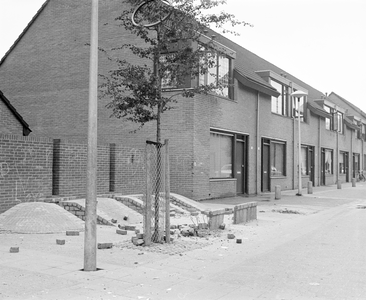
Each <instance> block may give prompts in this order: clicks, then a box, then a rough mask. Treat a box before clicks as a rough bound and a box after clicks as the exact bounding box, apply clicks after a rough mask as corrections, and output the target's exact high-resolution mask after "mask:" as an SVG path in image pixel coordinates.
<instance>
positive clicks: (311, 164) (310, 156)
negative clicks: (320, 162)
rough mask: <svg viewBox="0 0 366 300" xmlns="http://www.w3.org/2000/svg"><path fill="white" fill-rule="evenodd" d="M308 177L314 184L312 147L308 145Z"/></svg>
mask: <svg viewBox="0 0 366 300" xmlns="http://www.w3.org/2000/svg"><path fill="white" fill-rule="evenodd" d="M309 179H310V181H311V182H312V183H313V186H314V185H315V182H314V180H315V165H314V147H309Z"/></svg>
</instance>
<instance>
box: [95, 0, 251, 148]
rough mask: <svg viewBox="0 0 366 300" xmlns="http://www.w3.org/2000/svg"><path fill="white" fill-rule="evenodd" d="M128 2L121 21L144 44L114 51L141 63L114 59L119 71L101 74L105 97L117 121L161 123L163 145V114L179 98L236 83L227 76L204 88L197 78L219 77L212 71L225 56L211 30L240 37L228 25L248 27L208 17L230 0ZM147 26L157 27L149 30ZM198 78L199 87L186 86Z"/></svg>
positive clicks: (229, 17)
mask: <svg viewBox="0 0 366 300" xmlns="http://www.w3.org/2000/svg"><path fill="white" fill-rule="evenodd" d="M124 2H125V4H126V7H130V9H127V10H125V11H123V12H122V14H121V15H120V16H119V17H118V18H116V21H118V22H119V23H120V24H119V25H120V26H122V27H123V28H124V29H125V30H126V31H127V32H129V33H131V34H134V35H136V36H137V37H139V38H140V39H141V43H140V44H137V45H135V44H130V43H126V44H123V45H120V46H118V47H115V48H113V49H112V50H121V49H128V50H129V51H131V53H133V55H135V56H136V57H137V58H139V61H140V62H139V63H131V62H130V61H127V60H125V59H119V58H114V59H112V58H110V60H114V61H115V62H116V64H117V68H116V69H114V70H110V71H109V73H108V74H107V75H100V76H101V78H102V84H101V85H100V91H101V97H107V98H110V99H111V102H110V103H109V104H108V105H107V107H108V108H110V109H112V111H113V113H112V115H113V116H114V117H117V118H124V119H126V120H129V121H132V122H135V123H139V124H140V126H143V125H144V124H145V123H147V122H149V121H152V120H156V122H157V127H156V142H157V143H160V141H161V133H160V122H161V114H162V113H164V112H165V111H167V110H169V109H171V108H172V107H173V106H172V104H173V103H174V102H176V99H175V98H176V96H177V95H181V96H183V97H193V96H194V95H195V94H207V93H210V92H216V93H220V91H223V89H225V88H226V87H227V86H228V85H230V84H231V79H230V78H228V75H226V76H223V77H222V78H217V80H215V82H210V83H208V82H201V83H200V84H199V80H198V79H199V78H200V76H203V75H204V74H206V73H210V76H212V77H216V76H217V74H216V73H213V72H212V70H213V69H214V68H215V66H216V64H217V63H218V59H217V58H218V56H220V55H223V53H222V49H220V47H217V44H216V43H215V41H214V39H213V38H208V37H207V36H208V35H209V32H211V33H212V31H211V30H210V29H209V28H212V27H215V28H217V29H221V30H222V31H223V32H224V33H225V32H229V33H234V34H236V33H235V32H234V31H232V30H227V29H225V28H224V26H225V25H226V24H229V25H231V26H233V27H234V26H236V25H242V26H245V25H249V24H248V23H245V22H243V21H238V20H237V19H236V18H235V17H234V16H233V15H232V14H228V13H224V12H221V13H219V14H216V13H204V12H207V11H209V10H211V9H213V8H215V7H218V6H220V5H224V4H225V3H226V0H171V1H169V2H167V1H165V0H146V1H145V2H142V3H141V1H139V2H138V1H136V0H124ZM136 8H138V10H137V11H136ZM148 23H149V24H151V23H153V24H155V25H153V26H150V27H147V26H146V25H148ZM106 53H108V52H106ZM193 79H195V80H196V83H197V84H195V85H193V86H192V85H191V84H188V85H187V82H189V83H190V82H191V80H193ZM176 88H179V89H176ZM165 91H170V93H166V92H165ZM172 91H176V92H175V93H172Z"/></svg>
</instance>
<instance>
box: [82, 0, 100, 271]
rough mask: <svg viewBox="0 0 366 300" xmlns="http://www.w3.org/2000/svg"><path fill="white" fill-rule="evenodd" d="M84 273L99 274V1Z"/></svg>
mask: <svg viewBox="0 0 366 300" xmlns="http://www.w3.org/2000/svg"><path fill="white" fill-rule="evenodd" d="M88 111H89V114H88V162H87V188H86V200H85V238H84V271H96V270H97V153H98V149H97V121H98V0H93V1H92V15H91V34H90V69H89V109H88Z"/></svg>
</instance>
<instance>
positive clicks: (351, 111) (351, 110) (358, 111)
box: [329, 92, 366, 118]
mask: <svg viewBox="0 0 366 300" xmlns="http://www.w3.org/2000/svg"><path fill="white" fill-rule="evenodd" d="M332 95H334V96H335V97H337V98H338V99H340V100H341V101H342V102H344V103H345V104H346V105H348V108H349V109H348V115H355V114H356V116H357V115H359V116H362V117H363V118H366V113H365V112H364V111H362V110H361V109H360V108H358V107H357V106H356V105H354V104H352V103H351V102H349V101H347V100H346V99H344V98H343V97H341V96H339V95H338V94H336V93H334V92H331V93H330V94H329V97H331V96H332Z"/></svg>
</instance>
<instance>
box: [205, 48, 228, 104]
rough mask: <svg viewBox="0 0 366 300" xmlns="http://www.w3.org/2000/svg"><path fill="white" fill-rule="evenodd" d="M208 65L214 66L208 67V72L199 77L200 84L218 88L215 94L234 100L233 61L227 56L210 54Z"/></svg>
mask: <svg viewBox="0 0 366 300" xmlns="http://www.w3.org/2000/svg"><path fill="white" fill-rule="evenodd" d="M202 63H205V62H204V61H202ZM206 63H207V64H209V65H212V66H208V67H207V72H205V73H204V74H200V75H199V84H200V85H209V84H213V85H215V86H217V87H218V88H217V89H214V90H213V92H214V93H215V94H217V95H219V96H223V97H227V98H231V99H232V98H233V97H232V94H233V93H232V87H231V86H232V80H231V78H232V76H231V74H232V60H231V59H230V58H228V57H226V56H222V55H218V54H215V53H208V54H207V62H206ZM219 87H221V88H219Z"/></svg>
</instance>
